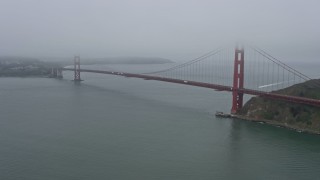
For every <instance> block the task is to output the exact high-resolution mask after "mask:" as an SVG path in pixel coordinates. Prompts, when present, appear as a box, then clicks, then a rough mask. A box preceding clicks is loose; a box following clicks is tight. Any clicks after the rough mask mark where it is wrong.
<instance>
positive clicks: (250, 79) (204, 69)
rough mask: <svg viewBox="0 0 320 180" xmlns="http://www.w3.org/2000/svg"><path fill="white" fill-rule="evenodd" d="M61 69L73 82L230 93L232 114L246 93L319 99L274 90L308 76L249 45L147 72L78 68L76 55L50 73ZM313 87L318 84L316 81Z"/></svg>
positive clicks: (303, 101) (301, 100)
mask: <svg viewBox="0 0 320 180" xmlns="http://www.w3.org/2000/svg"><path fill="white" fill-rule="evenodd" d="M62 71H74V81H82V80H81V76H80V74H81V73H82V72H87V73H100V74H109V75H116V76H124V77H132V78H141V79H145V80H155V81H163V82H169V83H176V84H184V85H190V86H197V87H203V88H209V89H214V90H216V91H227V92H231V94H232V107H231V113H233V114H234V113H237V112H238V111H239V110H240V109H241V108H242V107H243V96H244V95H245V94H248V95H255V96H260V97H265V98H272V99H276V100H282V101H289V102H294V103H301V104H306V105H311V106H319V107H320V100H319V99H311V98H306V97H301V96H292V95H289V94H287V93H286V91H277V90H280V89H285V88H287V87H289V86H292V85H294V84H298V83H302V82H305V81H308V80H311V78H310V77H308V76H306V75H304V74H303V73H301V72H299V71H297V70H296V69H294V68H292V67H290V66H288V65H287V64H285V63H283V62H281V61H280V60H278V59H276V58H275V57H273V56H271V55H270V54H268V53H267V52H266V51H264V50H262V49H260V48H257V47H250V46H249V47H246V50H245V49H244V48H243V47H242V48H238V47H236V48H218V49H216V50H213V51H210V52H208V53H206V54H204V55H202V56H200V57H198V58H195V59H192V60H190V61H187V62H185V63H182V64H178V65H175V66H173V67H170V68H166V69H163V70H159V71H154V72H148V73H129V72H120V71H108V70H95V69H81V68H80V57H79V56H75V58H74V68H59V69H56V70H53V74H54V76H55V77H59V76H60V77H62ZM313 86H314V87H320V84H317V83H316V82H315V83H313Z"/></svg>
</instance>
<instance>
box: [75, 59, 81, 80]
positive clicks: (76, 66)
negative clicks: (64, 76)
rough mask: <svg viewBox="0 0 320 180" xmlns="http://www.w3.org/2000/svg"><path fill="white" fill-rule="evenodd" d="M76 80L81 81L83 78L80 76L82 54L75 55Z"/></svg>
mask: <svg viewBox="0 0 320 180" xmlns="http://www.w3.org/2000/svg"><path fill="white" fill-rule="evenodd" d="M74 81H81V78H80V56H74Z"/></svg>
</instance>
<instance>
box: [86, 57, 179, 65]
mask: <svg viewBox="0 0 320 180" xmlns="http://www.w3.org/2000/svg"><path fill="white" fill-rule="evenodd" d="M165 63H173V61H171V60H169V59H164V58H156V57H113V58H111V57H110V58H94V59H83V60H82V61H81V64H87V65H88V64H165Z"/></svg>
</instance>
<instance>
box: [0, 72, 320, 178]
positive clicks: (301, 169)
mask: <svg viewBox="0 0 320 180" xmlns="http://www.w3.org/2000/svg"><path fill="white" fill-rule="evenodd" d="M64 76H65V78H64V79H63V80H56V79H48V78H0V179H4V180H11V179H27V180H37V179H39V180H47V179H59V180H61V179H128V180H132V179H138V180H141V179H182V180H188V179H246V180H247V179H268V180H269V179H318V178H319V176H320V171H319V168H320V136H316V135H309V134H303V133H297V132H294V131H290V130H287V129H282V128H277V127H273V126H269V125H265V124H258V123H250V122H245V121H241V120H233V119H219V118H216V117H215V116H214V113H215V111H224V112H229V111H230V107H231V106H230V104H231V94H229V93H225V92H216V91H213V90H207V89H203V88H197V87H189V86H184V85H175V84H169V83H164V82H155V81H145V80H140V79H132V78H123V77H114V76H108V75H96V74H82V78H83V79H84V80H85V81H83V82H81V83H80V84H75V83H74V82H72V81H70V80H71V79H72V72H67V73H64Z"/></svg>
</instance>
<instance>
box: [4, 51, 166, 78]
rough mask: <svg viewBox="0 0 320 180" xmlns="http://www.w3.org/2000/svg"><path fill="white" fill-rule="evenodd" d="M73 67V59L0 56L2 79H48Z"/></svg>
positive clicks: (128, 60)
mask: <svg viewBox="0 0 320 180" xmlns="http://www.w3.org/2000/svg"><path fill="white" fill-rule="evenodd" d="M164 63H172V61H171V60H168V59H164V58H147V57H116V58H92V59H89V58H88V59H81V64H82V65H94V64H105V65H108V64H110V65H111V64H164ZM68 65H73V59H72V58H70V59H67V58H41V60H39V59H37V58H27V57H14V56H0V77H1V76H2V77H4V76H5V77H27V76H39V77H47V76H50V74H51V69H52V68H56V67H63V66H68Z"/></svg>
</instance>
